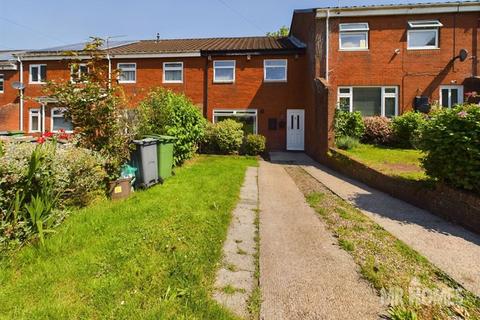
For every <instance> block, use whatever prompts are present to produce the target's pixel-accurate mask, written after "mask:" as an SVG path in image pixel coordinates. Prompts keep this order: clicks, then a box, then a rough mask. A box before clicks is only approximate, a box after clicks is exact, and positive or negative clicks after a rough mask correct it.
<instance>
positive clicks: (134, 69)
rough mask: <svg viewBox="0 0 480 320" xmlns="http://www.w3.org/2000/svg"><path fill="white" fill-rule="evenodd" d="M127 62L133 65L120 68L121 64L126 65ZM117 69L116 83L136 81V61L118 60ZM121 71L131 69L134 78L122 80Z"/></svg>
mask: <svg viewBox="0 0 480 320" xmlns="http://www.w3.org/2000/svg"><path fill="white" fill-rule="evenodd" d="M128 64H131V65H134V66H135V67H133V68H132V67H128V68H125V67H124V68H122V67H121V66H122V65H128ZM117 69H118V71H119V72H118V83H136V82H137V63H136V62H119V63H117ZM123 71H133V72H134V75H135V79H134V80H122V79H121V73H122V72H123Z"/></svg>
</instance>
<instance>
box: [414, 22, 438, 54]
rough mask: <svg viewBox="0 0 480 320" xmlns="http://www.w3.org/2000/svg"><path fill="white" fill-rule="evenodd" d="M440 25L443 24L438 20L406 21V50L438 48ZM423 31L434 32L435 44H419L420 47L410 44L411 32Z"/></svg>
mask: <svg viewBox="0 0 480 320" xmlns="http://www.w3.org/2000/svg"><path fill="white" fill-rule="evenodd" d="M441 27H443V24H442V23H441V22H440V21H438V20H416V21H408V30H407V50H436V49H440V43H439V40H440V39H439V34H440V28H441ZM425 31H430V32H435V45H431V46H421V47H412V46H410V38H411V36H412V34H415V33H420V32H425Z"/></svg>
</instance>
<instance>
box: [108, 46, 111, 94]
mask: <svg viewBox="0 0 480 320" xmlns="http://www.w3.org/2000/svg"><path fill="white" fill-rule="evenodd" d="M107 50H108V49H107ZM107 60H108V88H111V87H112V59H111V58H110V53H107Z"/></svg>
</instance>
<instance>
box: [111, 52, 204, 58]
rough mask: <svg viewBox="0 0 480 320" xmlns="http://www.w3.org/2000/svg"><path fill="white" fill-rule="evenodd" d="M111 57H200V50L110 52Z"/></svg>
mask: <svg viewBox="0 0 480 320" xmlns="http://www.w3.org/2000/svg"><path fill="white" fill-rule="evenodd" d="M110 57H111V58H116V59H124V58H125V59H137V58H139V59H141V58H188V57H201V54H200V51H195V52H178V53H175V52H172V53H145V54H144V53H132V54H110Z"/></svg>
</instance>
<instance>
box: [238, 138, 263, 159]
mask: <svg viewBox="0 0 480 320" xmlns="http://www.w3.org/2000/svg"><path fill="white" fill-rule="evenodd" d="M266 143H267V139H266V138H265V136H262V135H261V134H249V135H247V136H246V137H245V141H244V143H243V152H244V153H245V154H246V155H251V156H256V155H259V154H262V153H263V152H264V151H265V148H266Z"/></svg>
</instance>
